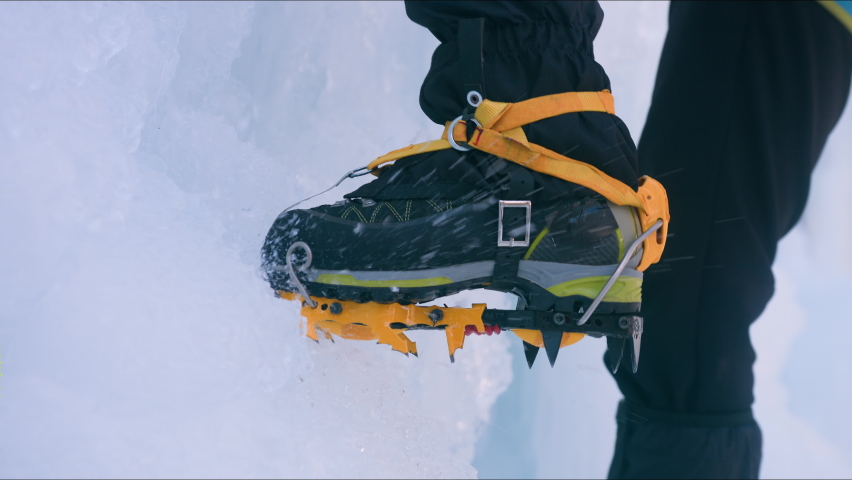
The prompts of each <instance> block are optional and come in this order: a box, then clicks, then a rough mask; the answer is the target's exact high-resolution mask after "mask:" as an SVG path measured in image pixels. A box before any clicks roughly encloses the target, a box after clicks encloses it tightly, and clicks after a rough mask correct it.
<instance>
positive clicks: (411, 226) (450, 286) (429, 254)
mask: <svg viewBox="0 0 852 480" xmlns="http://www.w3.org/2000/svg"><path fill="white" fill-rule="evenodd" d="M426 166H429V167H428V170H429V172H430V173H431V175H422V170H424V167H426ZM541 177H542V176H541V175H540V174H538V173H537V172H532V171H530V170H528V169H526V168H524V167H522V166H519V165H516V164H514V163H511V162H508V161H506V160H503V159H501V158H498V157H495V156H493V155H489V154H486V153H483V152H480V151H475V150H474V151H469V152H460V151H457V150H443V151H438V152H431V153H425V154H420V155H415V156H411V157H408V158H404V159H401V160H398V161H397V162H396V163H395V164H393V165H391V166H389V167H385V168H384V169H383V171H382V172H381V174H380V176H379V178H378V179H376V180H374V181H373V182H372V183H370V184H367V185H365V186H363V187H361V188H359V189H358V190H356V191H354V192H352V193H350V194H347V195H345V199H344V200H342V201H340V202H337V203H335V204H333V205H323V206H320V207H315V208H311V209H300V210H291V211H285V212H284V213H282V214H281V215H280V216H279V217H278V218H277V219H276V220H275V222H274V224H273V225H272V228H271V229H270V230H269V233H268V235H267V237H266V241H265V244H264V246H263V266H264V268H265V271H266V274H267V276H268V280H269V282H270V284H271V286H272V288H273V289H275V290H278V291H285V292H297V285H296V282H295V279H293V278H291V276H290V273H289V272H290V269H289V268H288V266H287V258H286V257H287V254H288V251H289V252H290V254H291V255H292V257H291V262H292V268H293V271H295V272H296V275H297V277H298V282H299V283H301V284H302V285H303V286H304V288H305V289H306V291H307V293H308V294H309V295H311V296H316V297H322V298H328V299H338V300H352V301H356V302H369V301H373V302H377V303H401V304H410V303H419V302H426V301H430V300H433V299H435V298H437V297H442V296H446V295H451V294H454V293H457V292H460V291H462V290H466V289H473V288H488V289H493V290H499V291H503V292H514V293H516V294H518V295H519V296H521V297H523V298H524V300H525V302H527V304H529V303H530V302H533V303H536V304H537V305H536V306H537V308H541V309H547V308H551V307H556V308H557V309H558V310H560V311H574V312H577V311H580V312H582V311H583V309H587V308H588V307H589V304H590V303H591V301H592V300H593V299H594V298H595V296H596V295H597V294H598V292H600V290H601V289H602V288H603V286H604V284H605V283H606V282H607V280H609V277H610V276H611V275H612V273H613V272H614V270H615V268H616V265H617V264H618V263H619V262H620V261H621V260H622V258H623V257H624V255H625V252H626V247H627V246H629V245H630V244H631V243H632V242H633V241H634V240H635V239H636V238H637V237H638V235H639V234H641V232H642V228H641V225H640V223H639V220H638V216H637V214H636V209H635V208H633V207H627V206H617V205H614V204H613V203H611V202H608V201H607V200H606V199H605V198H603V197H602V196H600V195H598V194H596V193H595V192H593V191H591V190H588V189H585V188H582V187H578V186H577V185H574V184H571V183H569V182H563V181H560V180H557V179H553V178H549V179H548V180H547V181H548V182H550V184H549V185H548V186H549V188H547V190H550V191H552V190H553V187H554V183H553V182H559V183H561V184H562V185H558V184H556V185H557V186H558V187H561V188H560V189H559V190H560V191H562V192H563V194H562V195H556V196H554V195H552V193H550V192H548V193H544V194H543V193H542V190H545V189H546V188H545V187H543V186H541V185H540V183H541ZM547 197H551V198H547ZM553 197H555V198H553ZM296 242H303V244H304V245H306V246H307V248H308V249H310V255H311V259H310V262H309V264H307V262H306V260H307V258H306V255H307V254H308V252H306V251H305V247H302V246H301V244H300V245H297V248H293V249H292V250H291V247H293V245H294V244H295V243H296ZM641 257H642V251H641V249H640V250H639V251H638V252H636V253H635V254H634V255H633V258H632V259H631V261H630V262H629V263H628V264H627V268H625V269H624V271H623V272H622V273H621V274H620V277H619V278H618V280H617V281H616V283H615V285H614V286H613V287H612V288H611V289H610V290H609V292H608V293H607V295H606V297H605V298H604V299H603V302H602V303H601V305H600V306H599V307H598V311H599V312H602V313H611V312H617V313H622V312H636V311H638V310H639V307H640V302H641V285H642V272H640V271H638V270H637V269H636V267H637V266H638V264H639V261H640V259H641Z"/></svg>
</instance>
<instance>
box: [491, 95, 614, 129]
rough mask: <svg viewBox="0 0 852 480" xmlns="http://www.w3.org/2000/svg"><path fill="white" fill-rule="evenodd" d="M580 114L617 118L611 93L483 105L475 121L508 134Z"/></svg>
mask: <svg viewBox="0 0 852 480" xmlns="http://www.w3.org/2000/svg"><path fill="white" fill-rule="evenodd" d="M504 105H505V107H503V106H504ZM483 107H484V108H483ZM501 107H502V108H501ZM480 110H482V111H480ZM578 112H602V113H609V114H612V115H615V99H614V98H613V96H612V94H611V93H610V92H609V90H604V91H602V92H566V93H558V94H556V95H546V96H544V97H536V98H531V99H529V100H525V101H523V102H520V103H499V102H488V104H486V103H485V102H483V105H480V106H479V108H477V109H476V119H477V120H479V122H480V123H482V126H483V127H484V128H489V129H491V130H496V131H498V132H505V131H506V130H511V129H513V128H516V127H520V126H522V125H528V124H530V123H533V122H537V121H539V120H544V119H545V118H550V117H555V116H558V115H564V114H566V113H578ZM486 119H487V120H486Z"/></svg>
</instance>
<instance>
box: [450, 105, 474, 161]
mask: <svg viewBox="0 0 852 480" xmlns="http://www.w3.org/2000/svg"><path fill="white" fill-rule="evenodd" d="M460 120H464V121H465V123H467V122H473V123H474V124H476V126H477V127H479V128H482V124H481V123H479V120H477V119H476V118H475V117H474V116H473V114H472V113H469V114H465V115H459V116H458V117H456V118H455V120H453V121H452V122H450V126H449V127H448V128H447V141H449V142H450V146H451V147H453V148H454V149H456V150H458V151H460V152H467V151H468V150H470V145H468V144H467V142H462V143H461V144H460V143H458V142H456V139H455V138H453V130H455V129H456V124H457V123H459V121H460Z"/></svg>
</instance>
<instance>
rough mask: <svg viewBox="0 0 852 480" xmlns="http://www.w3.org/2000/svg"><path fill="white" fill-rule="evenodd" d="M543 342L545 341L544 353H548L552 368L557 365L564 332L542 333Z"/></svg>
mask: <svg viewBox="0 0 852 480" xmlns="http://www.w3.org/2000/svg"><path fill="white" fill-rule="evenodd" d="M541 337H542V340H544V352H545V353H547V359H548V360H550V366H551V367H552V366H553V364H555V363H556V355H558V354H559V347H561V346H562V332H558V331H557V332H554V331H549V332H541Z"/></svg>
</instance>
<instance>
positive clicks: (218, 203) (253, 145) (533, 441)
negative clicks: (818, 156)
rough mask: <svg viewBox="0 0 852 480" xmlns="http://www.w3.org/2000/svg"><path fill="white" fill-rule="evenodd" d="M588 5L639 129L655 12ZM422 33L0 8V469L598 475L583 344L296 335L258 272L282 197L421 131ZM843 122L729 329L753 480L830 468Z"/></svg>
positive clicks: (842, 453)
mask: <svg viewBox="0 0 852 480" xmlns="http://www.w3.org/2000/svg"><path fill="white" fill-rule="evenodd" d="M603 7H604V10H605V12H606V20H605V22H604V26H603V28H602V30H601V33H600V36H599V38H598V41H597V42H596V56H597V58H598V60H599V61H600V62H601V63H602V64H603V65H604V66H605V67H606V68H607V70H608V73H609V75H610V77H611V79H612V83H613V89H614V92H615V94H616V96H617V98H618V105H619V115H620V116H621V117H622V118H623V119H624V120H625V122H626V123H627V125H628V126H629V127H630V129H631V131H632V132H633V133H634V136H636V137H638V134H639V132H640V131H641V127H642V123H643V122H644V118H645V112H646V111H647V108H648V104H649V101H650V92H651V88H652V85H653V77H654V72H655V70H656V63H657V59H658V57H659V50H660V48H661V46H662V41H663V38H664V35H665V29H666V11H667V5H666V4H665V3H656V2H649V3H639V2H612V3H604V4H603ZM435 45H436V41H435V40H434V39H433V38H432V37H431V36H430V35H429V33H428V32H426V31H425V30H424V29H422V28H420V27H417V26H415V25H413V24H411V23H410V22H409V21H408V20H407V19H405V16H404V12H403V6H402V4H401V3H398V2H378V3H334V4H324V3H319V2H307V3H296V2H282V3H271V2H261V3H258V4H251V3H224V2H210V3H204V4H200V3H152V2H144V3H121V4H119V3H93V2H91V3H90V2H85V3H84V2H70V3H35V2H33V3H13V2H2V3H0V72H2V74H1V75H0V225H2V228H0V252H2V255H0V361H2V364H0V373H2V377H0V432H2V435H0V476H2V477H48V476H49V477H113V476H120V477H128V476H134V477H186V476H193V477H200V476H214V477H236V476H241V477H242V476H245V477H471V476H474V475H476V473H477V472H476V470H475V468H478V469H479V470H480V473H481V474H482V475H483V476H532V477H600V476H603V475H605V473H606V468H607V464H608V462H609V457H610V453H611V449H612V445H613V442H614V433H615V424H614V420H613V415H614V408H615V403H616V402H617V400H618V397H619V395H618V392H617V390H616V388H615V386H614V384H613V382H612V381H611V380H610V379H609V377H608V375H607V373H606V371H605V370H604V368H603V366H602V364H601V360H600V358H601V355H602V353H603V342H601V341H594V340H584V341H583V342H580V343H579V344H577V345H575V346H574V347H572V348H570V349H566V350H564V351H563V352H561V353H560V361H559V363H558V364H557V367H556V368H555V369H550V367H549V366H547V365H546V362H542V361H541V360H539V362H538V364H537V365H536V367H535V368H534V369H533V371H532V372H528V371H527V369H526V366H525V364H524V361H523V357H522V355H521V352H520V349H519V348H518V342H517V341H515V342H513V343H510V340H511V338H509V337H508V336H501V337H487V338H472V339H470V340H469V341H468V345H467V346H466V347H465V349H464V350H463V351H461V352H460V353H459V354H458V355H457V362H456V363H455V364H454V365H452V366H451V365H450V364H449V361H448V359H447V358H446V353H445V350H444V348H445V346H444V341H443V339H442V338H441V337H440V336H439V335H428V334H426V333H422V332H421V333H420V334H419V335H412V337H414V338H415V340H417V341H418V343H419V346H420V349H419V350H420V352H421V356H420V358H419V359H414V358H406V357H404V356H402V355H399V354H397V353H395V352H391V351H389V349H388V348H386V347H377V346H375V345H370V344H366V343H358V342H338V343H336V344H330V343H328V342H323V343H320V344H313V343H312V342H309V341H305V340H304V339H303V338H301V337H300V336H299V332H298V328H297V323H298V320H297V318H298V314H297V309H296V307H294V306H293V305H291V304H289V303H287V302H284V301H281V300H276V299H274V298H272V297H271V294H270V291H269V289H268V287H267V285H266V284H265V283H264V282H263V281H262V280H261V279H260V278H259V276H258V273H257V269H256V267H257V263H258V258H257V252H258V249H259V246H260V243H261V241H262V238H263V235H264V234H265V232H266V228H268V226H269V225H270V224H271V222H272V219H273V218H274V217H275V216H276V215H277V213H278V212H279V211H280V210H281V209H282V208H283V207H284V206H287V205H289V204H291V203H293V202H295V201H296V200H298V199H299V198H302V197H303V196H306V195H308V194H311V193H314V192H316V191H319V190H322V189H324V188H325V187H326V186H328V185H329V184H330V183H333V182H334V181H336V180H337V178H339V175H340V174H341V173H342V172H344V171H346V170H349V169H351V168H354V167H356V166H360V165H362V164H364V163H365V162H366V161H367V160H369V159H372V158H374V157H375V156H377V155H380V154H383V153H386V152H387V151H389V150H391V149H394V148H398V147H400V146H404V145H407V144H409V143H412V142H417V141H423V140H426V139H431V138H434V137H436V136H437V135H439V132H440V129H439V128H438V127H436V126H435V125H432V124H431V123H430V122H429V121H428V120H427V119H426V118H425V116H423V115H422V114H421V113H420V111H419V108H418V106H417V92H418V89H419V84H420V81H421V80H422V77H423V75H424V74H425V72H426V70H427V68H428V64H429V59H430V55H431V52H432V49H433V48H434V47H435ZM850 134H852V115H850V114H849V113H848V112H847V115H846V116H845V117H844V119H843V121H842V122H841V124H840V125H839V126H838V128H837V130H836V131H835V133H834V134H833V136H832V138H831V143H830V144H829V147H828V148H827V150H826V153H825V155H824V157H823V159H822V160H821V163H820V165H819V167H818V168H817V172H816V173H815V176H814V182H813V185H814V191H813V194H812V197H811V202H810V204H809V207H808V210H807V212H806V214H805V217H804V220H803V223H802V225H801V226H800V227H799V228H797V229H796V230H795V231H794V232H793V233H791V234H790V236H789V237H788V238H787V239H785V240H784V241H783V242H782V245H781V249H780V252H779V257H778V262H777V266H776V274H777V277H778V289H777V291H778V293H777V295H776V298H775V300H773V302H772V303H771V305H770V307H769V308H768V309H767V311H766V313H765V314H764V317H763V318H762V319H761V320H759V321H758V323H757V324H756V325H755V327H754V328H753V336H754V339H755V344H756V348H757V351H758V356H759V359H758V364H757V374H758V384H757V404H756V412H757V415H758V418H759V420H760V421H761V424H762V426H763V429H764V433H765V462H764V468H763V473H764V476H767V477H817V476H822V477H832V476H833V477H847V478H848V477H850V476H852V468H850V465H849V463H850V462H849V461H848V460H847V459H848V458H850V456H852V444H850V441H849V438H850V437H849V436H848V434H847V432H848V431H850V429H852V415H850V414H849V413H848V409H847V408H845V407H846V405H848V404H849V403H850V401H852V388H850V383H849V381H848V379H849V377H850V368H852V367H850V365H852V364H850V361H849V359H848V355H846V354H845V348H844V346H845V342H847V341H848V340H847V339H848V338H850V334H852V331H850V328H849V327H848V324H847V323H844V320H845V319H844V318H843V315H842V313H840V312H842V311H843V308H842V302H838V300H842V299H843V298H845V296H848V294H849V292H850V291H852V256H850V253H849V252H850V249H849V248H848V247H847V246H846V243H847V242H848V238H850V236H852V231H850V229H849V228H848V227H847V225H848V224H849V212H848V208H846V206H847V205H849V200H850V199H849V198H847V197H848V196H849V195H850V193H849V191H850V190H849V189H848V188H847V186H846V185H847V184H848V182H849V181H850V180H852V164H850V163H849V161H848V158H849V153H848V152H850V151H852V144H851V143H850V138H852V135H850ZM356 185H357V181H352V182H351V183H349V184H348V185H344V186H343V187H341V189H340V190H339V191H337V192H333V193H330V194H326V195H324V196H322V197H320V198H317V199H316V200H314V201H313V202H312V203H313V204H317V203H321V202H328V201H334V200H336V199H337V198H339V195H340V194H342V192H344V191H347V190H351V189H352V188H354V187H355V186H356ZM472 300H474V297H473V296H472V295H470V294H466V295H462V296H460V298H458V299H456V300H455V301H456V302H457V303H459V304H465V303H469V302H470V301H472ZM476 300H479V298H476ZM489 301H490V302H491V303H493V304H494V305H499V304H500V302H502V301H503V299H502V298H501V297H499V296H497V297H492V298H491V299H489ZM510 353H511V354H512V355H510ZM513 375H514V380H511V379H512V376H513ZM510 381H512V384H511V387H510V388H509V390H508V391H507V393H506V394H505V395H503V396H502V397H500V399H499V400H496V399H497V397H498V396H499V395H500V394H501V392H503V391H504V389H505V388H506V386H507V385H508V384H509V382H510ZM495 401H496V403H495ZM578 412H579V413H578ZM491 420H493V421H491ZM486 426H487V430H485V428H486ZM483 431H485V435H484V436H482V439H481V440H480V441H479V443H476V442H477V438H478V437H479V436H480V434H482V432H483ZM471 462H473V466H471ZM474 467H475V468H474Z"/></svg>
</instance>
